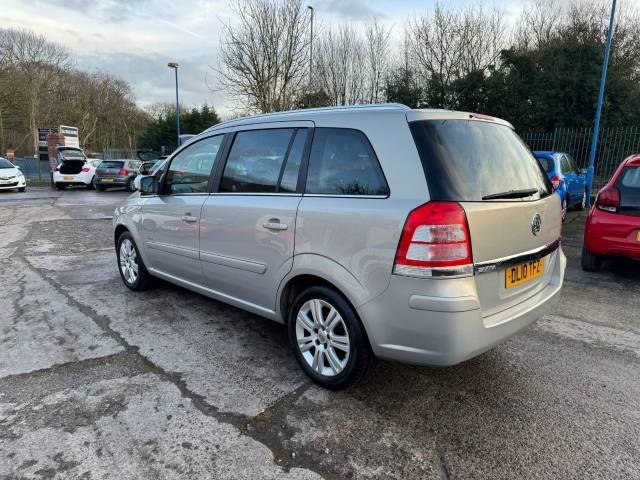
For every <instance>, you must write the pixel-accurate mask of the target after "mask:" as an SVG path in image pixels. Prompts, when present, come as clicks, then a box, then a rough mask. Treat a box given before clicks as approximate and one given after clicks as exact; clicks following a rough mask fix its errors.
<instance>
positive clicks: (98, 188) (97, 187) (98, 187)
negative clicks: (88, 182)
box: [96, 185, 106, 192]
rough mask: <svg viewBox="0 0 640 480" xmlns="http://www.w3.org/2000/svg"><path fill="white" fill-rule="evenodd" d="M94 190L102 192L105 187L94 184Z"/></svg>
mask: <svg viewBox="0 0 640 480" xmlns="http://www.w3.org/2000/svg"><path fill="white" fill-rule="evenodd" d="M96 190H98V191H99V192H104V191H105V190H106V188H104V187H101V186H100V185H96Z"/></svg>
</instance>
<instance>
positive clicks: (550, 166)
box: [536, 157, 556, 173]
mask: <svg viewBox="0 0 640 480" xmlns="http://www.w3.org/2000/svg"><path fill="white" fill-rule="evenodd" d="M536 160H538V163H539V164H540V166H541V167H542V169H543V170H544V171H545V172H547V173H551V172H553V171H554V170H555V168H556V166H555V164H554V161H553V158H549V157H536Z"/></svg>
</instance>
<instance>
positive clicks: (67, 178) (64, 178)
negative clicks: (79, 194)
mask: <svg viewBox="0 0 640 480" xmlns="http://www.w3.org/2000/svg"><path fill="white" fill-rule="evenodd" d="M62 179H63V180H75V178H73V177H62Z"/></svg>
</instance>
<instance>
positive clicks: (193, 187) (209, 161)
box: [164, 135, 224, 195]
mask: <svg viewBox="0 0 640 480" xmlns="http://www.w3.org/2000/svg"><path fill="white" fill-rule="evenodd" d="M223 138H224V136H223V135H216V136H215V137H208V138H205V139H203V140H200V141H199V142H196V143H193V144H191V145H189V146H188V147H187V148H185V149H184V150H182V151H181V152H180V153H178V154H177V155H176V156H175V157H173V159H172V160H171V164H170V165H169V169H168V170H167V175H166V182H165V187H164V191H165V192H166V193H169V194H174V195H178V194H184V193H207V191H208V188H207V187H208V184H209V176H210V175H211V170H212V168H213V165H214V163H215V161H216V157H217V156H218V150H220V145H221V144H222V139H223Z"/></svg>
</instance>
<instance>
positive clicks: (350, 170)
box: [305, 128, 389, 196]
mask: <svg viewBox="0 0 640 480" xmlns="http://www.w3.org/2000/svg"><path fill="white" fill-rule="evenodd" d="M305 192H306V193H310V194H325V195H375V196H387V195H389V187H388V185H387V182H386V180H385V178H384V175H383V173H382V169H381V168H380V163H379V162H378V159H377V157H376V154H375V152H374V151H373V148H372V147H371V144H370V143H369V140H368V139H367V137H366V136H365V135H364V133H362V132H361V131H359V130H353V129H346V128H316V129H315V132H314V136H313V145H312V147H311V155H310V157H309V169H308V174H307V183H306V190H305Z"/></svg>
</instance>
